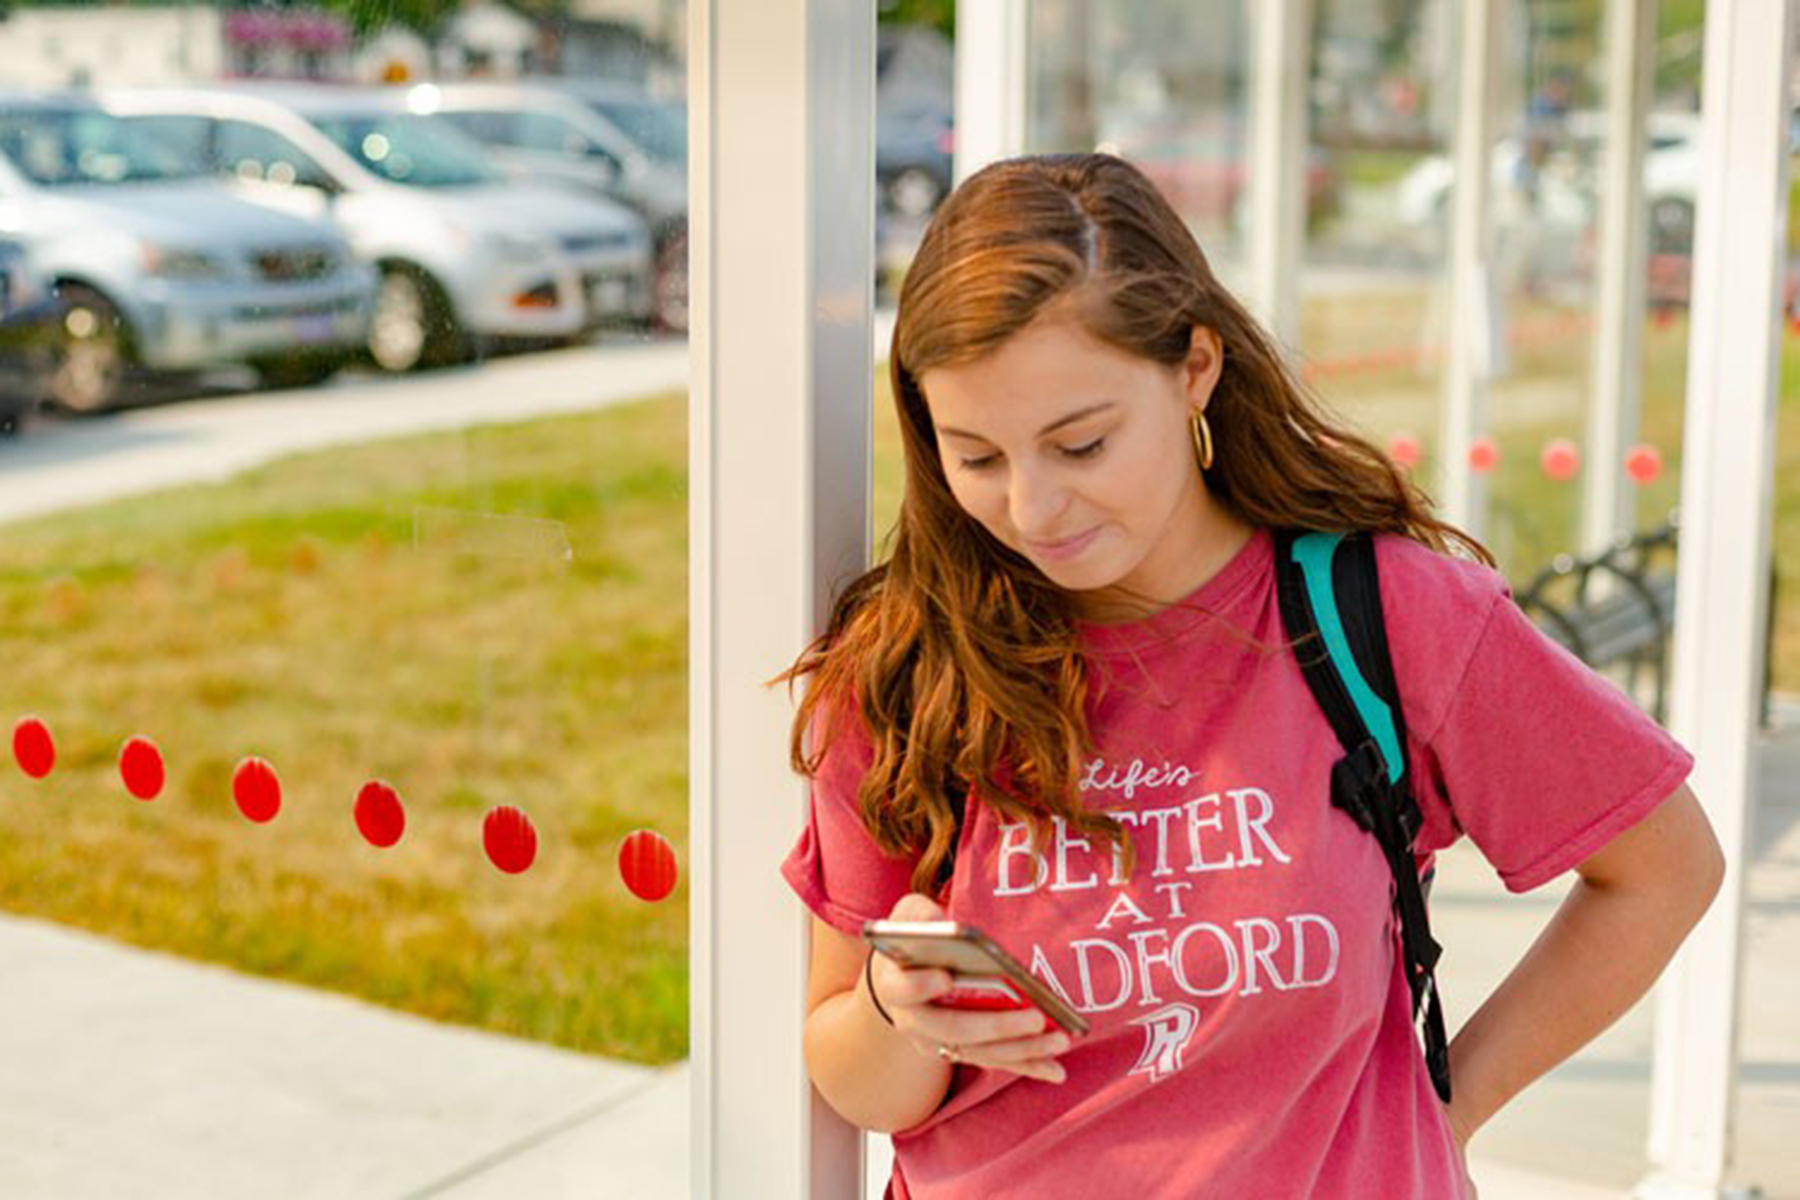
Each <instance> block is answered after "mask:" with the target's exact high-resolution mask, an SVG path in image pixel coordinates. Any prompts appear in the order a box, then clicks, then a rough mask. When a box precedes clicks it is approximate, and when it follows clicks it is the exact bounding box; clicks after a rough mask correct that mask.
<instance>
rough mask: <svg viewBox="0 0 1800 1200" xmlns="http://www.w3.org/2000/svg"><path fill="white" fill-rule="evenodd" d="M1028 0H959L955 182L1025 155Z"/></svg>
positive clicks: (957, 17)
mask: <svg viewBox="0 0 1800 1200" xmlns="http://www.w3.org/2000/svg"><path fill="white" fill-rule="evenodd" d="M1026 3H1027V0H956V151H955V156H954V157H955V175H956V182H958V183H961V182H962V181H963V180H965V179H967V178H968V177H969V176H971V175H973V174H974V173H975V172H976V171H979V170H980V169H981V168H982V167H985V166H986V165H987V164H989V163H991V162H993V161H995V160H996V159H1001V158H1012V157H1013V156H1015V155H1018V154H1023V153H1024V152H1025V103H1026V73H1025V69H1026V59H1025V48H1026V33H1025V18H1026V11H1025V5H1026Z"/></svg>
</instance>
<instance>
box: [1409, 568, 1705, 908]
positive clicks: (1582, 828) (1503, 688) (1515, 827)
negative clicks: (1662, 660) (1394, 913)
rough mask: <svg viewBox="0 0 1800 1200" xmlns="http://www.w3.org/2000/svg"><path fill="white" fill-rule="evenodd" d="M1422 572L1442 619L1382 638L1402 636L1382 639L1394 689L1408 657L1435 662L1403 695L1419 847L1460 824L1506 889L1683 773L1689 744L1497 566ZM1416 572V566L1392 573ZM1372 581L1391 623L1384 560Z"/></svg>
mask: <svg viewBox="0 0 1800 1200" xmlns="http://www.w3.org/2000/svg"><path fill="white" fill-rule="evenodd" d="M1422 552H1423V553H1429V551H1422ZM1433 573H1434V574H1436V575H1437V583H1436V585H1435V586H1436V588H1437V589H1438V590H1439V592H1440V596H1439V598H1438V600H1437V603H1438V604H1439V605H1440V606H1445V607H1444V608H1443V610H1442V611H1441V612H1440V614H1439V615H1440V616H1441V618H1442V620H1444V621H1445V622H1448V623H1447V624H1437V625H1436V626H1435V627H1433V628H1428V629H1426V630H1419V629H1410V630H1407V631H1406V632H1404V633H1403V634H1402V637H1401V638H1400V639H1396V640H1397V641H1400V642H1407V643H1410V648H1409V650H1408V651H1407V652H1404V653H1403V652H1402V651H1401V649H1400V647H1399V645H1396V646H1395V651H1394V653H1395V673H1396V676H1397V677H1398V679H1399V680H1400V686H1401V689H1402V692H1403V693H1404V692H1406V691H1408V690H1409V689H1411V688H1412V687H1413V685H1414V682H1415V681H1416V680H1419V679H1420V672H1421V671H1426V670H1431V671H1434V673H1435V678H1432V679H1431V680H1429V681H1428V682H1424V683H1423V684H1422V686H1421V687H1420V688H1419V691H1420V692H1421V693H1423V696H1422V701H1423V702H1422V704H1421V706H1420V710H1419V711H1415V709H1414V705H1413V704H1411V703H1409V702H1405V701H1403V703H1404V704H1405V707H1406V710H1407V718H1408V721H1409V724H1410V725H1411V728H1409V730H1408V733H1409V735H1410V736H1409V739H1408V740H1409V743H1410V748H1411V753H1412V755H1413V760H1412V768H1413V774H1414V776H1415V784H1416V786H1417V789H1418V792H1419V799H1420V805H1421V809H1422V810H1423V812H1424V816H1425V821H1424V829H1423V830H1422V833H1421V842H1422V845H1421V848H1422V849H1437V848H1441V846H1442V845H1445V844H1448V842H1449V841H1451V840H1453V839H1454V836H1455V833H1456V831H1461V832H1462V833H1466V834H1467V835H1468V837H1469V839H1470V840H1471V841H1472V842H1474V843H1475V845H1476V847H1477V848H1478V849H1479V850H1480V851H1481V853H1482V855H1483V856H1484V857H1485V858H1486V859H1487V860H1488V862H1489V863H1490V864H1491V865H1492V866H1493V867H1494V869H1495V871H1496V872H1497V873H1498V874H1499V876H1500V879H1501V881H1502V882H1503V883H1504V884H1505V885H1506V887H1507V889H1508V890H1509V891H1513V892H1525V891H1529V890H1531V889H1532V888H1535V887H1538V886H1540V885H1541V884H1544V883H1547V882H1549V881H1550V880H1552V879H1554V878H1556V877H1557V876H1559V875H1561V874H1562V873H1563V872H1565V871H1568V870H1570V869H1571V868H1573V867H1575V866H1576V865H1577V864H1579V863H1580V862H1581V861H1582V860H1584V859H1586V858H1587V857H1588V856H1589V855H1591V854H1593V853H1595V852H1596V851H1598V850H1599V849H1601V848H1602V847H1603V846H1605V845H1606V843H1607V842H1609V841H1611V840H1612V839H1613V838H1614V837H1616V836H1617V835H1618V834H1620V833H1622V832H1624V831H1625V830H1626V829H1628V828H1630V827H1631V826H1632V825H1634V824H1636V823H1637V822H1638V821H1640V820H1642V819H1643V818H1644V817H1645V816H1647V815H1649V813H1650V811H1651V810H1652V809H1654V808H1655V807H1656V806H1657V805H1658V804H1659V803H1661V802H1662V801H1663V800H1664V799H1666V798H1667V797H1668V796H1669V795H1670V794H1671V793H1673V792H1674V791H1675V789H1676V788H1677V787H1679V786H1680V785H1681V783H1682V781H1683V780H1685V779H1686V778H1687V776H1688V773H1689V772H1690V771H1691V770H1692V769H1693V765H1694V761H1693V757H1692V755H1690V754H1689V753H1688V752H1687V750H1685V749H1684V748H1683V747H1682V746H1681V745H1680V744H1679V743H1678V742H1676V741H1675V739H1674V738H1673V737H1671V736H1670V735H1669V734H1668V733H1667V732H1666V731H1665V730H1664V729H1663V728H1662V727H1661V726H1659V725H1657V724H1656V722H1655V721H1653V720H1651V719H1650V717H1649V716H1647V715H1646V714H1645V713H1644V712H1643V711H1642V710H1641V709H1639V708H1638V707H1637V706H1636V705H1635V704H1634V703H1632V701H1631V700H1630V698H1629V697H1627V696H1626V695H1625V694H1624V692H1622V691H1621V690H1620V689H1619V688H1618V687H1617V686H1615V685H1614V684H1613V683H1612V682H1611V681H1609V680H1607V679H1606V678H1604V677H1603V676H1601V675H1599V674H1598V673H1596V672H1595V671H1593V670H1592V669H1591V668H1589V667H1588V666H1587V665H1586V664H1584V663H1582V662H1581V661H1580V660H1579V659H1577V658H1576V657H1574V655H1572V654H1570V653H1569V652H1568V651H1567V650H1565V649H1564V648H1563V647H1562V646H1560V645H1558V644H1557V643H1556V642H1554V641H1553V640H1551V639H1550V638H1549V637H1547V636H1546V635H1545V634H1543V633H1542V632H1541V631H1540V630H1538V629H1537V628H1536V627H1535V626H1534V625H1533V624H1532V623H1531V621H1530V619H1529V618H1527V617H1526V615H1525V614H1524V612H1523V611H1521V610H1520V608H1519V606H1518V605H1517V604H1515V603H1513V600H1512V596H1511V593H1510V592H1509V591H1508V589H1507V587H1506V585H1505V583H1504V581H1503V580H1501V579H1500V577H1499V576H1498V575H1496V574H1494V573H1493V572H1491V571H1488V570H1486V569H1485V568H1481V567H1476V566H1473V565H1471V564H1467V563H1440V566H1439V568H1438V569H1437V570H1436V571H1435V572H1433ZM1401 574H1402V577H1403V579H1404V577H1405V575H1406V572H1405V571H1404V570H1403V571H1402V572H1401ZM1419 586H1426V585H1425V584H1424V581H1423V580H1420V579H1417V578H1416V577H1415V578H1413V579H1410V580H1407V581H1406V582H1404V583H1403V584H1402V588H1406V587H1419ZM1382 588H1383V601H1384V604H1383V607H1384V609H1386V610H1388V614H1389V615H1388V621H1389V627H1390V630H1392V628H1393V625H1394V622H1395V620H1396V619H1397V618H1398V617H1399V613H1397V612H1395V611H1393V605H1392V600H1393V597H1391V596H1390V595H1389V594H1388V578H1387V575H1386V573H1385V564H1384V574H1383V578H1382ZM1446 589H1447V590H1448V592H1449V593H1450V595H1449V598H1448V599H1446V598H1444V596H1443V592H1444V591H1445V590H1446ZM1419 607H1420V608H1421V609H1429V608H1430V607H1431V605H1430V604H1429V603H1426V604H1421V605H1420V606H1419ZM1415 615H1416V613H1415ZM1462 631H1468V632H1467V633H1462ZM1459 633H1460V634H1462V636H1458V634H1459ZM1434 649H1435V654H1434V653H1433V650H1434ZM1408 660H1411V661H1408ZM1409 668H1410V671H1409ZM1433 810H1438V811H1435V812H1434V811H1433Z"/></svg>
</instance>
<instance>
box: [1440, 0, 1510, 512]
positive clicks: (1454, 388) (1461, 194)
mask: <svg viewBox="0 0 1800 1200" xmlns="http://www.w3.org/2000/svg"><path fill="white" fill-rule="evenodd" d="M1455 11H1456V20H1457V61H1458V64H1459V65H1458V69H1457V88H1456V139H1455V144H1454V148H1453V149H1454V153H1453V159H1454V162H1455V172H1456V173H1455V178H1454V181H1453V183H1452V184H1451V188H1450V199H1451V211H1450V337H1449V351H1448V355H1447V358H1448V361H1447V362H1446V363H1445V366H1444V411H1443V418H1442V420H1443V424H1442V427H1441V430H1440V433H1439V436H1438V486H1437V498H1438V502H1439V506H1440V508H1441V509H1442V510H1443V514H1444V517H1445V518H1446V519H1447V520H1449V521H1450V522H1451V523H1452V524H1455V525H1458V526H1461V527H1462V528H1463V529H1466V530H1468V531H1469V532H1471V533H1473V534H1475V535H1476V536H1477V537H1479V536H1480V535H1481V531H1482V528H1483V527H1484V526H1485V525H1486V524H1487V520H1486V518H1487V485H1486V481H1485V477H1483V476H1481V475H1478V474H1476V473H1475V472H1474V471H1471V470H1470V469H1469V447H1470V445H1471V444H1472V443H1473V442H1474V441H1475V439H1476V438H1477V437H1479V436H1480V435H1481V433H1482V432H1483V431H1484V430H1485V428H1486V426H1487V398H1488V383H1489V380H1490V379H1491V378H1492V376H1493V360H1494V346H1493V340H1494V329H1495V318H1496V316H1497V315H1498V314H1497V313H1496V311H1495V306H1496V305H1498V304H1499V303H1500V302H1501V301H1500V298H1499V297H1498V296H1497V295H1496V294H1495V288H1494V274H1493V270H1492V267H1491V265H1490V259H1491V257H1492V250H1493V231H1492V223H1491V221H1490V219H1489V212H1488V210H1489V207H1490V204H1489V196H1488V191H1489V188H1490V186H1491V180H1492V178H1493V171H1492V168H1491V166H1490V163H1491V162H1492V159H1493V144H1494V131H1493V127H1494V114H1493V109H1494V86H1493V83H1494V73H1495V72H1494V59H1495V55H1496V52H1497V50H1498V48H1499V42H1500V17H1501V0H1466V2H1465V3H1462V4H1458V5H1456V6H1455ZM1520 19H1521V20H1522V19H1523V16H1521V18H1520Z"/></svg>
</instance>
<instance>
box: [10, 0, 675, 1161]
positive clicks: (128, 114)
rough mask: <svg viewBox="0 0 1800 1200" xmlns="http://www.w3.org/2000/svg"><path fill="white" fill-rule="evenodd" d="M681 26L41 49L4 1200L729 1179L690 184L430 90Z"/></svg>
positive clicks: (352, 12) (14, 208)
mask: <svg viewBox="0 0 1800 1200" xmlns="http://www.w3.org/2000/svg"><path fill="white" fill-rule="evenodd" d="M643 7H645V8H646V9H654V12H645V13H642V14H639V15H636V16H625V17H620V18H618V19H616V20H608V21H600V22H593V21H586V20H575V19H572V18H571V19H564V17H562V16H560V15H558V16H553V15H552V14H550V13H549V12H548V11H547V10H546V11H543V12H533V13H527V14H524V15H520V14H518V13H514V12H513V11H512V10H510V9H504V8H497V7H486V8H482V9H481V10H479V12H477V11H476V10H469V11H468V12H465V13H455V12H449V11H446V12H445V14H443V19H442V20H441V21H439V20H436V19H435V14H427V13H425V11H424V10H422V9H418V10H405V11H403V9H404V6H402V9H396V10H393V11H392V12H389V10H387V9H381V10H380V11H379V12H378V11H377V10H376V9H375V8H370V7H369V6H366V5H359V6H349V5H346V6H332V7H331V8H330V9H308V8H293V7H276V8H268V7H262V8H241V7H225V6H208V5H190V6H186V7H182V8H177V9H159V8H154V7H151V8H146V7H141V6H138V7H127V8H122V9H113V8H81V7H75V8H68V9H54V10H53V9H45V10H43V11H41V12H35V13H34V14H33V15H32V19H31V21H17V22H7V23H6V24H5V26H4V27H0V56H3V57H4V59H5V61H7V62H8V63H12V64H15V65H16V67H17V72H18V73H19V74H18V77H16V78H13V77H9V80H8V91H7V92H6V94H5V95H4V96H0V433H4V434H9V435H12V436H6V437H0V528H3V530H4V533H3V536H0V614H3V615H0V658H4V661H5V662H6V663H7V668H6V671H5V673H4V677H3V678H0V731H4V733H5V734H7V735H8V736H9V737H10V739H11V740H10V741H9V742H8V743H7V744H8V745H9V746H10V747H11V753H10V755H9V756H8V757H6V758H5V759H4V761H3V762H0V765H3V766H4V769H3V770H0V908H3V909H4V910H5V912H4V915H0V946H4V947H5V950H6V953H7V959H8V961H9V962H10V963H12V964H13V967H14V970H15V971H16V972H18V973H19V974H18V978H20V979H24V978H30V979H31V980H32V981H33V985H32V987H30V988H25V989H12V991H11V992H9V996H8V1007H7V1009H6V1014H7V1017H8V1020H7V1021H6V1022H4V1023H3V1024H5V1026H6V1028H7V1029H8V1030H10V1031H11V1034H12V1040H10V1041H8V1042H6V1049H7V1050H8V1051H9V1052H10V1055H11V1057H12V1060H13V1062H14V1065H15V1067H16V1068H18V1069H15V1070H14V1071H12V1072H9V1073H8V1077H7V1078H8V1082H7V1083H5V1084H4V1085H0V1104H3V1105H4V1106H5V1107H6V1110H7V1111H8V1112H12V1113H18V1114H30V1115H29V1116H28V1117H27V1118H26V1119H24V1120H22V1121H19V1122H14V1123H12V1125H11V1126H10V1128H9V1129H8V1130H5V1131H0V1194H6V1195H27V1194H36V1195H115V1194H157V1195H161V1194H179V1195H252V1194H263V1193H266V1192H268V1191H269V1190H270V1188H271V1183H270V1181H271V1180H281V1179H288V1178H292V1179H304V1180H305V1181H306V1182H305V1184H304V1185H303V1188H304V1190H308V1191H315V1192H318V1193H319V1194H329V1195H350V1194H379V1195H411V1194H422V1193H427V1192H434V1191H439V1190H448V1189H450V1188H451V1187H452V1185H460V1184H462V1183H464V1182H466V1181H469V1180H478V1181H479V1182H480V1183H484V1184H485V1185H486V1186H490V1187H493V1188H495V1189H497V1190H498V1191H499V1192H501V1193H504V1194H518V1195H535V1194H543V1193H544V1192H545V1190H546V1185H545V1184H544V1183H543V1180H544V1179H545V1178H546V1177H554V1178H556V1179H558V1180H561V1179H563V1178H567V1179H570V1180H573V1179H577V1178H579V1179H581V1180H582V1184H581V1185H580V1186H581V1188H582V1189H583V1190H589V1191H593V1192H595V1193H597V1194H614V1193H617V1194H626V1193H632V1194H637V1193H642V1194H650V1195H673V1194H679V1193H680V1192H682V1191H684V1190H685V1189H686V1186H687V1155H686V1112H687V1101H686V1072H685V1070H684V1069H682V1067H683V1064H684V1061H685V1059H686V1056H687V1046H688V1031H687V1011H688V1005H687V986H688V984H687V894H688V893H687V880H686V867H687V861H688V850H687V846H688V837H687V794H686V775H687V749H686V745H687V733H686V692H687V674H686V671H687V668H686V663H687V651H686V637H687V628H686V611H687V603H686V600H687V583H686V574H687V561H686V530H687V481H686V461H687V455H686V404H685V393H686V383H687V347H686V339H685V322H686V272H687V257H686V236H685V229H686V213H687V191H686V170H685V159H680V160H678V161H677V163H676V165H675V166H673V167H670V168H667V169H664V170H663V171H661V173H659V174H654V175H652V174H651V173H650V172H649V171H648V169H646V170H645V171H644V172H635V171H634V172H632V173H630V174H629V175H627V174H625V173H617V174H616V177H609V178H608V179H606V180H604V181H601V182H600V183H595V184H593V186H587V185H584V186H582V187H571V186H569V185H568V184H567V183H564V182H556V181H546V180H544V179H539V178H527V177H525V176H524V175H523V174H515V173H513V172H512V168H511V165H510V164H507V165H505V166H503V165H502V164H501V162H500V161H499V160H498V158H497V157H496V156H495V155H494V154H493V153H492V152H490V151H489V150H487V149H486V148H484V147H483V146H481V145H480V144H479V143H478V142H475V141H473V140H471V139H470V138H469V137H467V136H465V135H464V134H463V133H461V132H459V131H458V130H457V129H456V128H455V127H454V126H452V125H450V124H448V123H445V122H443V121H442V120H441V119H440V118H437V117H434V116H431V115H428V114H427V113H424V112H421V111H418V110H417V109H416V108H415V107H413V101H414V99H415V98H416V97H417V93H414V92H412V91H411V90H410V89H411V87H412V85H414V84H417V83H419V82H421V81H425V80H430V81H433V82H449V81H451V80H455V79H460V78H462V77H463V76H464V75H465V74H466V73H467V71H466V67H467V64H470V63H479V64H483V65H484V66H485V68H486V69H487V70H489V71H490V72H491V73H492V74H494V75H497V76H504V77H507V78H509V79H512V80H514V81H515V82H518V83H519V84H520V87H519V92H520V94H521V95H529V96H534V97H539V98H540V99H541V98H542V97H549V98H550V99H551V100H553V101H554V100H559V99H560V100H561V102H563V103H567V100H566V98H564V97H562V96H561V94H560V93H561V92H562V90H563V89H564V87H565V82H566V81H564V80H563V78H562V74H561V72H563V71H564V70H565V69H566V70H567V71H568V72H569V73H570V74H571V75H575V76H584V75H585V73H586V71H587V67H586V64H588V63H591V62H594V61H600V60H604V61H609V62H613V63H618V64H622V65H623V66H629V67H632V68H633V69H632V70H631V71H624V70H622V71H621V72H620V76H621V77H623V76H630V77H631V81H630V82H625V83H619V84H617V85H616V86H617V87H618V88H620V89H622V101H621V102H624V100H625V99H629V98H632V97H635V98H636V102H637V103H638V104H640V105H641V106H644V107H645V108H647V109H649V110H651V111H654V112H657V113H659V114H662V115H663V116H664V117H666V118H667V120H668V121H669V122H672V128H673V133H672V134H671V135H670V136H673V137H676V138H678V139H685V136H686V130H685V116H684V113H685V110H684V108H683V107H682V106H681V104H680V98H681V81H682V79H683V77H684V68H683V65H682V59H683V56H684V53H685V47H684V45H683V43H682V40H681V39H682V37H683V35H684V33H685V29H686V20H685V5H684V4H683V3H681V2H680V0H673V2H662V0H659V2H658V3H657V4H655V5H651V6H643ZM412 11H416V12H417V20H418V21H419V22H420V23H421V25H422V26H423V25H425V24H427V17H428V16H431V17H432V20H431V21H430V22H429V25H430V28H429V29H426V28H414V27H410V26H408V25H405V24H402V23H401V21H402V19H403V18H404V17H405V16H406V15H407V13H408V12H412ZM244 77H249V78H244ZM533 80H541V81H542V82H541V83H539V82H532V81H533ZM15 85H16V86H15ZM567 86H580V83H579V81H578V82H575V83H569V84H567ZM652 87H655V88H657V89H659V90H658V91H656V92H655V94H654V95H652V94H651V93H650V90H649V89H650V88H652ZM577 111H578V112H585V110H584V109H579V108H578V109H577ZM665 132H668V130H665ZM295 184H311V185H313V186H307V187H302V186H290V185H295ZM146 952H149V953H146ZM219 968H226V969H224V970H220V969H219ZM334 993H335V994H334ZM663 1068H670V1069H669V1070H666V1071H665V1070H663ZM171 1096H178V1097H180V1098H181V1099H180V1101H179V1103H176V1104H171V1103H170V1097H171ZM134 1117H142V1118H143V1119H144V1121H145V1122H154V1129H155V1131H156V1132H155V1136H153V1137H149V1136H145V1130H146V1129H148V1128H150V1127H151V1126H150V1125H149V1124H140V1123H138V1122H137V1121H135V1120H134V1119H133V1118H134ZM628 1125H629V1127H630V1128H632V1129H633V1130H634V1132H633V1133H632V1134H631V1137H632V1140H633V1146H634V1149H639V1150H640V1151H641V1153H640V1154H638V1155H634V1156H632V1158H631V1159H630V1161H624V1162H621V1161H620V1160H618V1159H617V1158H616V1157H614V1156H612V1155H609V1154H608V1153H607V1152H606V1151H604V1150H601V1149H597V1148H596V1147H597V1145H598V1144H599V1143H602V1142H604V1141H605V1140H606V1139H607V1138H608V1137H611V1138H614V1139H616V1138H617V1137H618V1136H619V1131H620V1130H621V1129H624V1128H626V1127H627V1126H628ZM227 1126H228V1127H229V1129H230V1137H229V1139H228V1142H229V1145H228V1148H227V1149H226V1150H224V1151H221V1149H220V1147H221V1145H225V1144H226V1143H223V1142H221V1140H220V1130H221V1129H222V1128H226V1127H227ZM321 1145H329V1146H330V1147H331V1148H332V1152H331V1153H330V1154H328V1155H324V1156H318V1155H315V1154H311V1153H310V1152H309V1150H308V1149H306V1148H308V1147H317V1146H321ZM280 1186H281V1185H280V1184H275V1185H274V1187H275V1189H276V1190H280ZM293 1186H294V1187H296V1188H299V1187H302V1185H299V1184H295V1185H293ZM549 1190H551V1191H558V1190H560V1189H559V1188H557V1187H555V1186H551V1187H550V1188H549Z"/></svg>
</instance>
